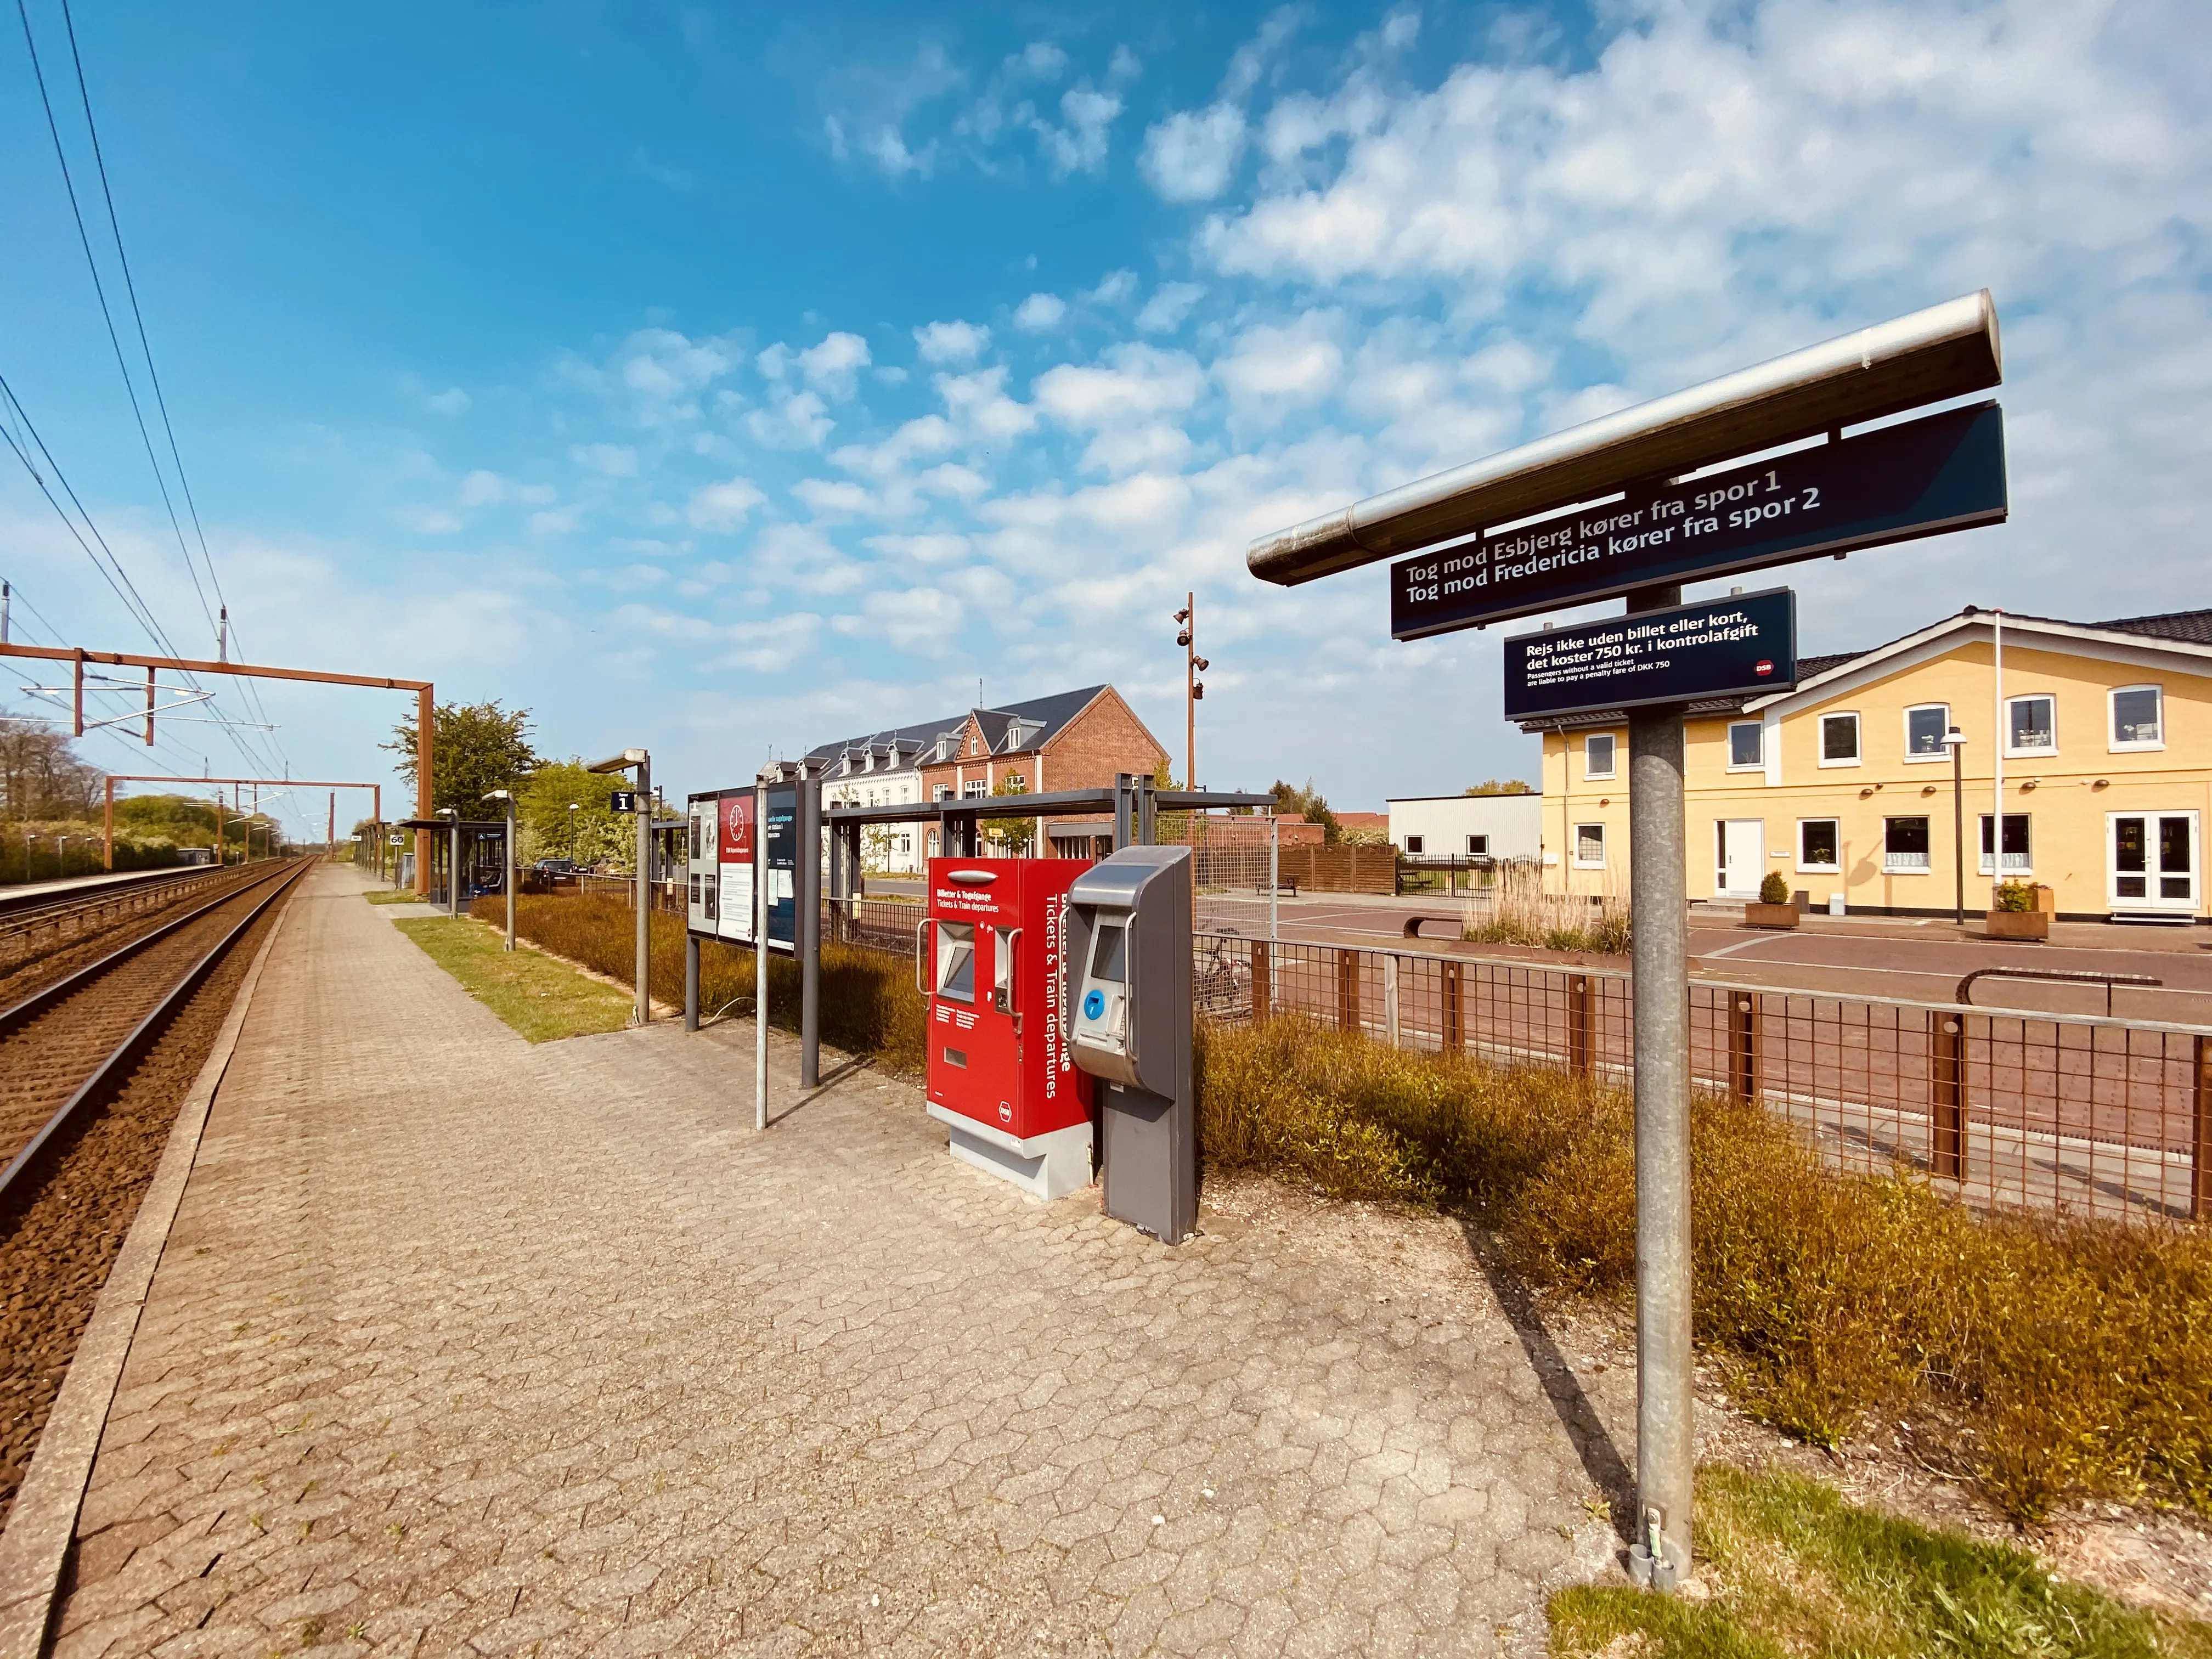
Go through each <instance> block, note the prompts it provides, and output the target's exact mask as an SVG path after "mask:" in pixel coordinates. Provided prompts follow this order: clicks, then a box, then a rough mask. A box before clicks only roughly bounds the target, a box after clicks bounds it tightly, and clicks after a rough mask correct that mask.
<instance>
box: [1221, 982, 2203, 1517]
mask: <svg viewBox="0 0 2212 1659" xmlns="http://www.w3.org/2000/svg"><path fill="white" fill-rule="evenodd" d="M1198 1078H1199V1114H1200V1133H1201V1136H1202V1137H1203V1139H1202V1146H1201V1151H1202V1152H1203V1155H1204V1158H1205V1160H1206V1168H1207V1169H1208V1170H1255V1171H1261V1172H1267V1171H1273V1172H1275V1173H1278V1174H1281V1175H1283V1176H1287V1177H1291V1178H1294V1179H1297V1180H1299V1181H1302V1182H1310V1183H1311V1184H1312V1185H1314V1186H1315V1187H1317V1188H1320V1189H1322V1191H1324V1192H1327V1193H1329V1194H1333V1195H1335V1196H1338V1197H1343V1198H1395V1199H1401V1200H1408V1201H1412V1202H1416V1203H1437V1204H1442V1205H1445V1206H1451V1207H1455V1208H1458V1209H1461V1210H1462V1211H1464V1212H1469V1213H1471V1214H1472V1215H1474V1216H1475V1217H1478V1218H1481V1219H1483V1220H1484V1221H1486V1222H1487V1223H1489V1224H1490V1225H1493V1226H1495V1227H1496V1228H1497V1230H1498V1232H1499V1234H1500V1235H1501V1237H1503V1239H1504V1242H1505V1243H1506V1245H1507V1247H1508V1249H1510V1252H1511V1254H1512V1255H1513V1257H1514V1259H1515V1260H1516V1262H1517V1263H1518V1264H1519V1265H1520V1267H1521V1268H1522V1271H1523V1272H1524V1273H1527V1274H1528V1276H1529V1277H1530V1278H1531V1279H1534V1280H1535V1281H1537V1282H1538V1283H1541V1284H1546V1285H1554V1286H1558V1287H1560V1288H1564V1289H1569V1290H1574V1291H1587V1292H1594V1293H1597V1294H1601V1295H1622V1294H1626V1293H1628V1292H1629V1291H1631V1290H1632V1287H1633V1284H1634V1278H1635V1260H1636V1183H1635V1160H1634V1146H1633V1142H1634V1122H1633V1109H1632V1105H1631V1103H1630V1102H1629V1100H1628V1098H1627V1097H1626V1095H1625V1094H1624V1093H1623V1092H1621V1091H1617V1090H1609V1089H1604V1088H1598V1087H1593V1086H1589V1085H1577V1084H1576V1083H1574V1082H1572V1081H1571V1080H1570V1079H1565V1078H1563V1077H1561V1076H1559V1074H1558V1073H1553V1072H1550V1071H1547V1070H1543V1069H1540V1068H1533V1067H1526V1068H1515V1069H1510V1070H1509V1069H1506V1068H1502V1067H1496V1066H1490V1065H1487V1064H1486V1063H1484V1062H1481V1061H1478V1060H1470V1059H1468V1058H1465V1057H1462V1056H1453V1055H1433V1054H1418V1053H1413V1052H1410V1051H1402V1050H1396V1049H1392V1048H1387V1047H1385V1046H1383V1045H1382V1044H1379V1043H1376V1042H1371V1041H1370V1040H1368V1039H1366V1038H1364V1037H1362V1036H1358V1035H1347V1034H1345V1033H1340V1032H1338V1031H1335V1030H1330V1029H1327V1028H1324V1027H1322V1026H1319V1025H1316V1024H1312V1023H1310V1022H1308V1021H1305V1020H1302V1019H1298V1018H1277V1019H1273V1020H1271V1021H1269V1022H1267V1024H1265V1025H1262V1026H1261V1027H1258V1028H1247V1027H1234V1026H1212V1027H1209V1028H1207V1029H1206V1030H1205V1031H1204V1033H1203V1038H1202V1042H1201V1045H1200V1055H1199V1063H1198ZM1691 1201H1692V1251H1693V1267H1694V1273H1695V1281H1694V1282H1695V1297H1696V1304H1695V1317H1696V1322H1697V1332H1698V1337H1699V1341H1700V1342H1701V1343H1702V1344H1703V1345H1704V1346H1705V1347H1706V1349H1707V1350H1708V1352H1713V1353H1715V1354H1717V1356H1718V1357H1719V1358H1721V1359H1722V1360H1723V1362H1724V1364H1726V1365H1727V1366H1728V1367H1729V1370H1730V1371H1731V1373H1732V1376H1733V1380H1734V1383H1735V1389H1736V1394H1737V1398H1738V1399H1739V1401H1741V1403H1742V1405H1743V1406H1744V1407H1746V1408H1747V1410H1748V1411H1750V1412H1751V1413H1753V1415H1755V1416H1757V1417H1759V1418H1761V1419H1764V1420H1765V1421H1767V1422H1770V1423H1771V1424H1773V1425H1775V1426H1777V1427H1778V1428H1781V1429H1783V1430H1784V1431H1787V1432H1789V1433H1791V1434H1794V1435H1796V1436H1799V1437H1802V1438H1804V1439H1806V1440H1808V1441H1811V1442H1813V1443H1816V1444H1820V1445H1827V1446H1832V1445H1834V1444H1836V1443H1838V1441H1840V1440H1842V1439H1843V1438H1844V1437H1846V1436H1848V1435H1849V1434H1850V1433H1851V1432H1852V1431H1853V1430H1854V1429H1855V1428H1856V1427H1857V1426H1858V1425H1861V1424H1862V1423H1863V1422H1864V1421H1865V1420H1867V1419H1868V1418H1869V1415H1870V1414H1872V1413H1895V1414H1899V1415H1901V1416H1903V1417H1904V1418H1905V1419H1909V1420H1910V1421H1911V1423H1912V1424H1913V1425H1914V1429H1915V1432H1916V1435H1917V1437H1918V1438H1919V1440H1920V1441H1921V1442H1922V1443H1923V1445H1925V1446H1927V1447H1928V1448H1929V1449H1930V1450H1931V1451H1932V1452H1933V1453H1935V1454H1936V1455H1941V1456H1943V1457H1944V1458H1946V1459H1947V1460H1948V1462H1949V1463H1950V1464H1951V1466H1952V1467H1953V1468H1955V1469H1956V1470H1957V1471H1958V1472H1959V1473H1960V1474H1964V1475H1967V1476H1970V1477H1971V1478H1972V1479H1974V1480H1977V1481H1978V1483H1979V1484H1980V1485H1981V1486H1982V1487H1983V1488H1984V1491H1986V1492H1988V1493H1989V1494H1990V1497H1991V1498H1994V1499H1995V1500H1996V1502H1998V1503H1999V1504H2002V1506H2003V1507H2004V1508H2005V1510H2007V1512H2008V1513H2009V1514H2011V1515H2013V1516H2015V1517H2017V1518H2019V1519H2021V1520H2034V1519H2038V1518H2039V1517H2041V1516H2045V1515H2047V1514H2048V1513H2049V1512H2050V1511H2051V1510H2052V1509H2053V1508H2054V1507H2055V1506H2057V1505H2058V1504H2062V1503H2065V1502H2069V1501H2073V1500H2075V1499H2078V1498H2085V1497H2091V1496H2097V1497H2112V1498H2125V1499H2130V1500H2134V1499H2139V1498H2152V1499H2154V1500H2158V1501H2172V1502H2179V1503H2183V1504H2188V1505H2190V1506H2191V1507H2192V1508H2194V1509H2196V1510H2198V1511H2199V1512H2201V1513H2212V1235H2208V1234H2207V1233H2205V1232H2203V1231H2197V1230H2191V1229H2185V1228H2180V1227H2175V1226H2167V1225H2129V1224H2124V1223H2118V1222H2107V1221H2091V1220H2068V1221H2055V1220H2049V1219H2039V1218H2026V1217H2020V1216H2013V1215H2002V1214H2001V1215H1996V1216H1978V1215H1975V1214H1972V1213H1971V1212H1967V1211H1966V1210H1965V1209H1963V1208H1961V1207H1960V1206H1958V1205H1956V1204H1954V1203H1952V1202H1950V1201H1948V1200H1945V1199H1944V1198H1942V1197H1941V1196H1939V1195H1938V1194H1936V1192H1934V1191H1933V1190H1932V1189H1931V1188H1929V1186H1928V1185H1927V1184H1926V1183H1925V1182H1923V1181H1920V1180H1918V1179H1917V1178H1915V1177H1914V1176H1911V1175H1910V1174H1908V1173H1905V1172H1902V1171H1900V1172H1899V1173H1897V1174H1893V1175H1890V1176H1855V1175H1841V1174H1838V1173H1835V1172H1833V1171H1831V1170H1826V1169H1824V1168H1823V1167H1822V1166H1821V1165H1820V1162H1819V1160H1818V1159H1817V1158H1816V1157H1815V1156H1814V1155H1813V1154H1812V1153H1811V1152H1809V1151H1808V1149H1807V1148H1806V1147H1805V1146H1803V1145H1802V1143H1801V1142H1800V1141H1799V1140H1798V1139H1796V1135H1795V1134H1794V1133H1793V1132H1792V1131H1791V1129H1790V1127H1789V1126H1788V1125H1787V1124H1786V1123H1784V1122H1783V1121H1780V1120H1778V1119H1776V1118H1774V1117H1771V1116H1770V1115H1768V1114H1766V1113H1765V1112H1764V1111H1762V1110H1760V1109H1758V1108H1756V1107H1752V1106H1747V1105H1743V1104H1740V1103H1735V1102H1731V1101H1725V1100H1717V1099H1711V1098H1701V1099H1699V1101H1698V1102H1697V1103H1695V1105H1694V1108H1693V1111H1692V1193H1691Z"/></svg>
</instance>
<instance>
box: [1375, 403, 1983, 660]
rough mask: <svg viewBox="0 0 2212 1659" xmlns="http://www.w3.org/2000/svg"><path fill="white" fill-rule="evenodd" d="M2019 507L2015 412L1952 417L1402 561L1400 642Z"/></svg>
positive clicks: (1969, 522) (1397, 597) (1963, 523)
mask: <svg viewBox="0 0 2212 1659" xmlns="http://www.w3.org/2000/svg"><path fill="white" fill-rule="evenodd" d="M2007 510H2008V507H2007V498H2006V490H2005V463H2004V414H2003V411H2002V410H2000V409H1999V408H1998V407H1997V405H1996V404H1993V403H1988V404H1977V405H1975V406H1973V407H1972V408H1970V409H1954V410H1946V411H1945V412H1944V413H1942V414H1940V415H1929V416H1923V417H1922V418H1920V419H1918V420H1914V421H1905V422H1901V423H1900V424H1899V425H1896V426H1891V427H1884V428H1881V430H1880V431H1877V432H1869V433H1867V434H1865V435H1863V436H1861V437H1856V438H1845V439H1844V440H1843V441H1841V442H1831V443H1826V444H1820V445H1816V446H1814V447H1813V448H1810V449H1801V450H1798V451H1796V453H1792V454H1789V455H1782V456H1778V457H1775V458H1774V459H1770V460H1764V461H1754V462H1753V463H1751V464H1750V465H1746V466H1738V467H1732V468H1729V470H1727V471H1722V472H1714V473H1710V474H1708V475H1706V476H1705V477H1701V478H1696V479H1693V480H1692V481H1691V482H1689V483H1683V484H1677V485H1670V486H1667V487H1664V488H1635V489H1630V490H1628V491H1627V492H1626V495H1623V496H1622V498H1621V499H1620V500H1619V501H1612V502H1609V503H1607V505H1605V506H1603V507H1589V508H1586V509H1584V510H1583V511H1581V512H1577V513H1566V514H1564V515H1563V516H1561V517H1559V518H1555V519H1547V520H1542V521H1541V522H1539V523H1536V524H1531V525H1523V526H1521V527H1520V528H1518V529H1516V530H1508V531H1501V532H1497V533H1496V534H1492V535H1488V536H1485V537H1482V538H1480V540H1477V541H1471V542H1462V543H1461V544H1458V545H1456V546H1454V547H1447V548H1440V549H1437V550H1434V551H1431V552H1427V553H1422V554H1418V555H1416V556H1413V557H1412V558H1409V559H1401V560H1399V561H1398V562H1396V563H1395V564H1393V565H1392V566H1391V567H1390V635H1391V637H1392V638H1393V639H1400V640H1417V639H1421V638H1424V637H1425V636H1426V635H1431V634H1444V633H1449V632H1450V631H1451V630H1453V629H1460V628H1473V627H1475V626H1477V625H1479V624H1481V623H1493V622H1504V621H1506V620H1508V619H1510V618H1511V617H1526V616H1531V615H1534V613H1536V612H1538V611H1553V610H1559V609H1561V608H1564V607H1566V606H1570V605H1587V604H1589V603H1591V602H1592V601H1594V600H1597V599H1610V598H1614V597H1617V596H1619V595H1620V594H1622V593H1625V592H1627V591H1628V590H1629V589H1631V588H1634V587H1641V586H1647V585H1650V584H1653V583H1659V582H1679V581H1694V580H1699V578H1702V577H1709V576H1721V575H1726V574H1730V573H1732V572H1735V571H1741V570H1757V569H1762V568H1767V567H1770V566H1772V565H1778V564H1788V563H1791V562H1795V561H1796V560H1799V559H1811V558H1819V557H1821V556H1824V555H1828V554H1834V553H1841V552H1846V551H1849V550H1851V549H1854V548H1861V547H1878V546H1881V545H1882V544H1885V543H1888V542H1899V541H1908V540H1911V538H1915V537H1918V536H1932V535H1936V534H1937V533H1938V532H1942V531H1948V530H1964V529H1967V528H1969V527H1971V526H1975V525H1984V524H1997V523H2001V522H2002V521H2003V520H2004V517H2005V514H2006V512H2007Z"/></svg>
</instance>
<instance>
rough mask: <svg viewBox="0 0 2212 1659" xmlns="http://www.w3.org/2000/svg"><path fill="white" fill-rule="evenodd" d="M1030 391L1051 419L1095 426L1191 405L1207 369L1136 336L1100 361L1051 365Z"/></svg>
mask: <svg viewBox="0 0 2212 1659" xmlns="http://www.w3.org/2000/svg"><path fill="white" fill-rule="evenodd" d="M1032 390H1033V391H1034V392H1035V395H1036V406H1037V407H1038V408H1039V409H1040V410H1043V411H1044V412H1045V413H1046V414H1048V415H1049V416H1052V417H1053V419H1054V420H1056V421H1058V422H1060V423H1061V424H1062V425H1064V426H1072V427H1078V428H1091V427H1100V426H1109V425H1113V424H1115V423H1116V422H1130V421H1137V420H1144V419H1147V418H1149V417H1152V416H1158V415H1161V414H1164V413H1169V412H1171V411H1174V410H1184V409H1188V408H1189V407H1190V406H1191V405H1192V404H1194V403H1196V402H1197V401H1198V399H1199V398H1200V395H1201V394H1202V393H1203V392H1205V390H1206V374H1205V371H1204V370H1202V369H1200V368H1199V366H1198V363H1197V361H1196V360H1195V359H1194V358H1193V357H1191V356H1188V354H1186V353H1184V352H1181V351H1163V350H1161V349H1159V348H1158V347H1157V346H1149V345H1144V344H1141V343H1137V342H1134V341H1132V342H1130V343H1127V344H1124V345H1118V346H1115V347H1114V348H1113V349H1111V350H1109V351H1108V352H1107V353H1106V354H1105V356H1104V359H1103V362H1102V363H1101V364H1095V365H1090V366H1078V365H1076V364H1073V363H1062V364H1060V366H1059V367H1058V368H1050V369H1048V370H1046V371H1045V372H1044V373H1043V374H1040V375H1039V376H1037V379H1036V386H1034V387H1033V388H1032Z"/></svg>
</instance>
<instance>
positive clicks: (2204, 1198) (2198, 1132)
mask: <svg viewBox="0 0 2212 1659" xmlns="http://www.w3.org/2000/svg"><path fill="white" fill-rule="evenodd" d="M2196 1060H2197V1064H2196V1066H2194V1067H2193V1068H2192V1069H2193V1071H2194V1073H2195V1086H2194V1087H2193V1088H2191V1091H2190V1097H2191V1105H2192V1106H2193V1108H2194V1110H2193V1111H2192V1113H2191V1117H2192V1119H2193V1120H2194V1127H2193V1129H2192V1131H2191V1135H2190V1142H2189V1218H2190V1219H2191V1221H2212V1037H2202V1036H2200V1037H2198V1038H2197V1054H2196Z"/></svg>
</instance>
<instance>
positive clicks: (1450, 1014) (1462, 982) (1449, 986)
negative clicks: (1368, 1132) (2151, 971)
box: [1444, 962, 2203, 1123]
mask: <svg viewBox="0 0 2212 1659" xmlns="http://www.w3.org/2000/svg"><path fill="white" fill-rule="evenodd" d="M1465 974H1466V967H1465V965H1464V964H1463V963H1456V962H1448V963H1444V1052H1445V1053H1446V1054H1458V1053H1459V1052H1460V1051H1461V1050H1462V1049H1463V1048H1466V1047H1467V981H1466V979H1465V977H1464V975H1465ZM2198 1041H2199V1042H2203V1039H2202V1038H2201V1037H2200V1038H2199V1039H2198ZM2199 1075H2200V1076H2201V1075H2202V1071H2201V1069H2200V1072H2199ZM2197 1121H2199V1122H2200V1123H2201V1122H2203V1115H2202V1114H2201V1113H2200V1114H2199V1115H2198V1118H2197Z"/></svg>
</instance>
